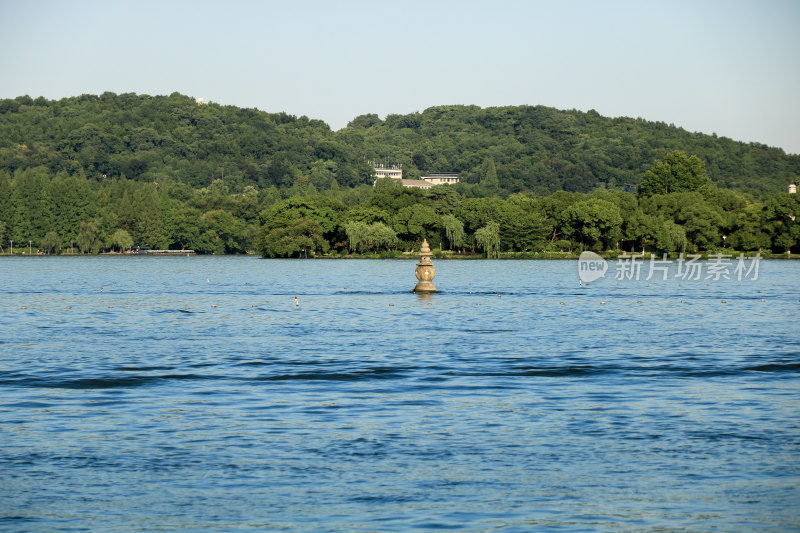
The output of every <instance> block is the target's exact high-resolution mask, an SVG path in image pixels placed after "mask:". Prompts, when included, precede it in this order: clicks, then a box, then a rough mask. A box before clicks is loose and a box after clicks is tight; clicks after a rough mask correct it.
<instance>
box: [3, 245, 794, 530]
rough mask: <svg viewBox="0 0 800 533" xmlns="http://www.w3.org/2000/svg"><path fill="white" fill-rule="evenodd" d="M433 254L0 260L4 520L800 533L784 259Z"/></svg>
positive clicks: (141, 526) (147, 525)
mask: <svg viewBox="0 0 800 533" xmlns="http://www.w3.org/2000/svg"><path fill="white" fill-rule="evenodd" d="M434 262H435V264H436V269H437V275H436V279H435V280H434V282H435V283H436V284H437V286H438V288H439V289H440V290H441V291H442V292H441V293H438V294H433V295H431V296H429V297H427V298H425V297H421V296H417V295H415V294H411V293H409V292H408V291H409V290H410V289H411V288H412V287H413V286H414V283H415V282H416V280H415V278H414V274H413V272H414V263H413V262H411V261H368V260H349V261H337V260H317V261H315V260H305V261H302V260H291V261H280V260H262V259H259V258H255V257H161V258H158V257H52V258H46V257H31V258H8V257H6V258H0V529H2V530H9V531H83V530H95V531H134V530H135V531H153V530H183V531H191V530H195V531H201V530H215V531H232V530H242V529H244V530H247V529H252V530H286V531H431V530H437V529H447V530H464V531H504V532H512V531H547V530H554V531H603V530H614V531H618V530H624V531H648V532H649V531H653V532H655V531H711V530H714V531H759V532H763V531H775V532H784V531H791V530H795V531H797V530H800V334H798V320H799V319H800V312H799V311H798V310H799V309H800V289H799V287H800V263H798V262H789V261H761V262H760V264H759V271H758V279H752V278H753V277H754V273H752V272H751V275H750V277H749V278H748V277H747V276H745V278H744V279H742V280H741V281H739V280H737V279H736V277H735V276H733V275H731V276H730V277H732V278H734V279H733V280H724V279H720V280H714V279H713V278H712V279H701V280H683V279H681V278H680V277H677V278H676V277H675V275H674V272H673V270H674V269H675V268H676V265H671V266H670V268H671V269H672V270H670V271H669V272H668V274H669V276H668V279H667V280H662V279H661V277H660V274H659V276H656V277H653V278H652V279H651V280H649V281H648V280H645V277H646V276H645V274H646V272H645V271H643V273H642V277H641V279H640V280H638V281H637V280H635V279H630V280H627V279H625V280H616V279H614V269H615V268H616V266H617V265H616V263H614V262H612V263H611V266H610V271H609V273H608V274H607V276H606V277H605V278H603V279H600V280H598V281H596V282H594V283H591V284H589V285H586V284H584V285H579V284H578V276H577V261H434ZM705 266H706V267H708V266H709V265H707V264H706V265H705ZM731 274H733V272H731ZM704 276H705V273H704ZM295 296H297V297H298V298H299V302H300V305H299V307H296V306H295V304H294V297H295ZM723 300H724V302H723Z"/></svg>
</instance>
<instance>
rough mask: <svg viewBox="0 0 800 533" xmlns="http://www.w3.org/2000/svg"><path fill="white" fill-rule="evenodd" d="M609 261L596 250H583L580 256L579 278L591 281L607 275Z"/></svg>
mask: <svg viewBox="0 0 800 533" xmlns="http://www.w3.org/2000/svg"><path fill="white" fill-rule="evenodd" d="M606 270H608V263H607V262H606V260H605V259H603V258H602V257H600V256H599V255H597V254H596V253H594V252H589V251H586V252H582V253H581V255H580V257H579V258H578V279H579V280H580V282H581V283H583V282H584V281H585V282H586V283H591V282H593V281H595V280H598V279H600V278H602V277H603V276H605V275H606Z"/></svg>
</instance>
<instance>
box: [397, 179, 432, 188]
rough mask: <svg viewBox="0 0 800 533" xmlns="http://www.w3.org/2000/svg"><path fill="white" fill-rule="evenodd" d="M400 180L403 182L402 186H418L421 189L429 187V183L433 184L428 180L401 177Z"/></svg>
mask: <svg viewBox="0 0 800 533" xmlns="http://www.w3.org/2000/svg"><path fill="white" fill-rule="evenodd" d="M400 181H401V182H402V183H403V187H420V188H422V189H430V188H431V185H433V184H432V183H431V182H430V181H425V180H407V179H402V180H400Z"/></svg>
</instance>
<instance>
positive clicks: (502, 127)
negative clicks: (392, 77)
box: [338, 106, 800, 194]
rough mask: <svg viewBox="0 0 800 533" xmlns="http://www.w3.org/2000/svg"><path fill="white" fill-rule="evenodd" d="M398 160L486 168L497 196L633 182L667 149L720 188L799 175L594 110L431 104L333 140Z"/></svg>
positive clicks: (769, 151)
mask: <svg viewBox="0 0 800 533" xmlns="http://www.w3.org/2000/svg"><path fill="white" fill-rule="evenodd" d="M338 136H339V138H341V139H344V140H345V141H346V142H347V144H349V145H351V146H364V147H368V148H369V151H370V154H371V155H372V154H375V153H378V154H386V157H387V159H388V160H390V161H401V162H403V163H404V166H403V169H404V171H405V174H409V175H413V174H415V173H416V172H417V171H422V172H429V171H455V172H459V173H461V174H462V177H464V178H466V181H467V182H473V183H474V182H478V181H480V180H481V179H482V178H483V177H484V176H485V175H486V174H487V169H488V168H489V167H490V166H491V163H492V162H493V163H494V166H495V167H496V173H497V178H498V180H499V185H500V187H501V188H502V189H505V190H507V191H510V192H521V191H533V192H535V193H537V194H548V193H552V192H554V191H556V190H562V189H563V190H567V191H572V192H589V191H591V190H594V189H596V188H598V187H600V188H608V189H619V188H622V187H624V185H625V184H626V183H630V184H638V183H639V182H640V181H641V176H642V174H643V173H644V172H645V171H646V170H647V169H648V168H650V167H651V166H652V165H653V162H654V161H655V160H657V159H659V158H662V157H664V155H665V154H666V153H667V152H669V151H672V150H681V151H684V152H686V153H688V154H695V155H697V156H698V157H700V158H701V159H702V160H704V161H705V164H706V172H707V173H708V175H709V177H710V178H711V180H712V181H713V182H714V183H716V184H717V185H718V186H720V187H725V188H736V189H741V190H747V191H752V192H755V193H759V194H764V193H766V194H774V193H776V192H780V191H785V190H786V186H787V185H788V184H789V183H792V182H793V180H796V176H797V175H798V173H800V156H798V155H787V154H785V153H784V152H783V150H781V149H779V148H770V147H768V146H765V145H763V144H757V143H751V144H745V143H741V142H735V141H733V140H731V139H728V138H725V137H717V136H716V135H705V134H701V133H690V132H688V131H686V130H684V129H681V128H677V127H675V126H672V125H667V124H664V123H662V122H648V121H646V120H643V119H631V118H606V117H602V116H600V115H599V114H598V113H597V112H595V111H589V112H587V113H584V112H581V111H575V110H572V111H559V110H556V109H553V108H549V107H544V106H515V107H494V108H486V109H482V108H480V107H477V106H440V107H433V108H430V109H427V110H425V111H424V112H422V113H412V114H408V115H389V116H387V117H386V119H385V120H383V121H381V120H379V118H378V116H377V115H362V116H360V117H357V118H356V119H355V120H353V121H352V122H350V124H348V127H347V128H345V129H344V130H342V131H340V132H339V133H338Z"/></svg>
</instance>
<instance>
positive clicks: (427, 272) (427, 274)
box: [413, 239, 436, 293]
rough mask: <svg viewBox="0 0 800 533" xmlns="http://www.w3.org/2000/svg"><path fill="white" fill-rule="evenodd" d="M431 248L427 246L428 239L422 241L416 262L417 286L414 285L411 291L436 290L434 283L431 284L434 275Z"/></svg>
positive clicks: (424, 291)
mask: <svg viewBox="0 0 800 533" xmlns="http://www.w3.org/2000/svg"><path fill="white" fill-rule="evenodd" d="M431 255H433V254H432V253H431V248H430V246H428V239H425V240H423V241H422V248H420V250H419V263H417V270H416V272H415V274H416V276H417V279H418V280H419V281H417V286H416V287H414V291H413V292H422V293H426V292H436V285H434V284H433V278H434V277H435V276H436V269H435V268H433V263H431Z"/></svg>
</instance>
